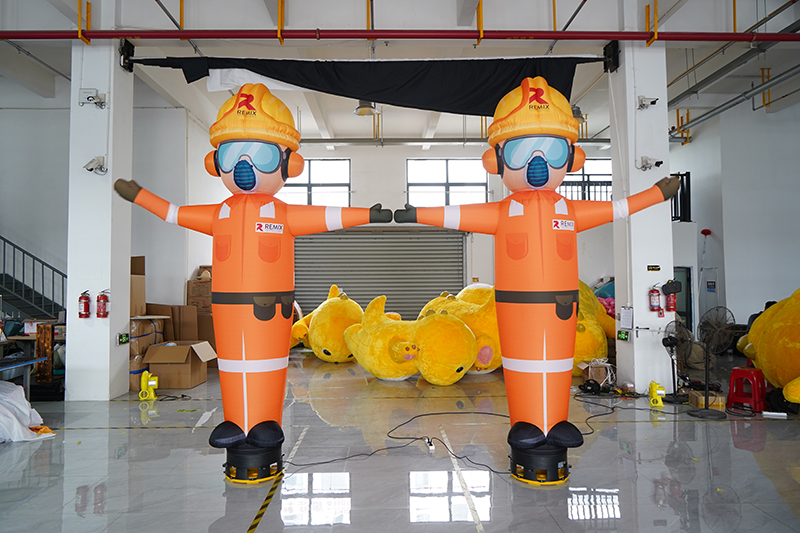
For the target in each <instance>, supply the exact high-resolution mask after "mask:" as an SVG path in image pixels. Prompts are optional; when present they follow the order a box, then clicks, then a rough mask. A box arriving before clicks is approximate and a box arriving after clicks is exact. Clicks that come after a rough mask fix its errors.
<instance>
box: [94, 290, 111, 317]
mask: <svg viewBox="0 0 800 533" xmlns="http://www.w3.org/2000/svg"><path fill="white" fill-rule="evenodd" d="M108 307H109V305H108V289H106V290H104V291H103V292H101V293H100V294H98V295H97V312H96V313H95V314H96V315H97V318H108Z"/></svg>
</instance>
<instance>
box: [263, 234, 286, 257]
mask: <svg viewBox="0 0 800 533" xmlns="http://www.w3.org/2000/svg"><path fill="white" fill-rule="evenodd" d="M258 256H259V257H260V258H261V260H262V261H265V262H267V263H274V262H275V261H277V260H278V258H279V257H280V256H281V238H280V237H279V236H278V235H259V237H258Z"/></svg>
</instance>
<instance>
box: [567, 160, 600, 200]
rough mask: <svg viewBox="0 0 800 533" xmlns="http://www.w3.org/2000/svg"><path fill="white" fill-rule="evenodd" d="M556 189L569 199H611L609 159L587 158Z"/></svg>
mask: <svg viewBox="0 0 800 533" xmlns="http://www.w3.org/2000/svg"><path fill="white" fill-rule="evenodd" d="M557 191H558V193H559V194H561V195H562V196H564V197H566V198H568V199H570V200H611V159H587V160H586V162H585V163H584V164H583V168H581V169H580V170H579V171H577V172H571V173H569V174H567V176H566V177H565V178H564V182H563V183H562V184H561V186H560V187H559V188H558V189H557Z"/></svg>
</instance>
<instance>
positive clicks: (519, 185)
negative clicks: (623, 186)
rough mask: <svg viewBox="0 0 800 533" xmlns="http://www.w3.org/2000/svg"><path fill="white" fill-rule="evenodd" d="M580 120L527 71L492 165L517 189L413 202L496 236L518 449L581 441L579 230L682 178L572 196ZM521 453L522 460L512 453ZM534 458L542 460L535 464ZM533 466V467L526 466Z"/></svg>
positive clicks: (421, 218) (418, 214) (660, 196)
mask: <svg viewBox="0 0 800 533" xmlns="http://www.w3.org/2000/svg"><path fill="white" fill-rule="evenodd" d="M577 139H578V121H577V120H575V118H573V116H572V110H571V107H570V104H569V102H568V101H567V99H566V98H564V96H563V95H561V93H559V92H558V91H556V90H555V89H553V88H551V87H549V86H548V84H547V82H546V81H545V80H544V78H541V77H537V78H526V79H525V80H523V81H522V84H521V85H520V86H519V87H517V88H516V89H514V90H513V91H511V92H510V93H508V94H507V95H506V96H505V97H504V98H503V99H502V100H501V101H500V103H499V104H498V105H497V108H496V110H495V114H494V120H493V122H492V125H491V126H490V127H489V144H490V145H491V146H492V149H491V150H488V151H487V152H486V153H485V154H484V156H483V162H484V166H485V167H486V169H487V171H488V172H490V173H492V174H498V173H499V174H500V176H501V178H502V180H503V183H504V184H505V186H506V187H508V189H509V190H510V191H512V194H511V195H510V196H508V197H507V198H505V199H504V200H502V201H500V202H493V203H487V204H476V205H461V206H457V205H456V206H447V207H432V208H419V209H415V208H414V207H412V206H409V205H407V206H406V209H402V210H398V211H396V212H395V221H397V222H419V223H422V224H428V225H431V226H439V227H446V228H452V229H458V230H461V231H469V232H476V233H486V234H492V235H494V236H495V298H496V301H497V320H498V328H499V333H500V344H501V346H502V350H503V372H504V376H505V382H506V390H507V394H508V403H509V412H510V415H511V430H510V431H509V434H508V443H509V445H510V446H511V449H512V454H513V452H514V450H535V449H537V448H539V447H541V446H545V445H548V446H549V447H550V448H572V447H577V446H580V445H582V444H583V436H582V435H581V432H580V431H579V430H578V429H577V428H576V427H575V426H574V425H572V424H571V423H570V422H568V421H567V414H568V409H569V393H570V384H571V377H572V356H573V352H574V344H575V327H576V323H577V314H578V288H579V285H578V261H577V233H578V232H579V231H583V230H586V229H590V228H593V227H595V226H598V225H600V224H604V223H606V222H611V221H612V220H616V219H619V218H623V217H627V216H628V215H630V214H632V213H635V212H637V211H640V210H642V209H644V208H646V207H649V206H651V205H653V204H656V203H659V202H662V201H664V200H666V199H668V198H671V197H672V196H674V194H675V193H676V192H677V189H678V186H679V181H678V179H677V178H664V179H662V180H661V181H659V182H658V183H657V184H656V185H654V186H653V187H652V188H650V189H648V190H646V191H644V192H641V193H639V194H635V195H633V196H630V197H628V198H622V199H619V200H615V201H613V202H593V201H576V200H568V199H566V198H564V197H562V196H561V195H559V194H558V193H557V192H555V189H556V188H557V187H558V186H559V185H561V182H562V181H563V180H564V177H565V175H566V174H567V172H568V171H575V170H578V169H580V168H581V166H583V162H584V160H585V154H584V153H583V150H581V149H580V148H579V147H576V146H574V143H575V141H576V140H577ZM512 460H513V458H512ZM534 463H535V461H534ZM526 466H527V465H526ZM521 477H526V476H521Z"/></svg>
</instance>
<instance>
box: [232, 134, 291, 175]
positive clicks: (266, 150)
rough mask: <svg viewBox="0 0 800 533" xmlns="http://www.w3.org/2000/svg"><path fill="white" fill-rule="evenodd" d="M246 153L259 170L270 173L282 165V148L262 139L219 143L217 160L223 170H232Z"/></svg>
mask: <svg viewBox="0 0 800 533" xmlns="http://www.w3.org/2000/svg"><path fill="white" fill-rule="evenodd" d="M243 155H246V156H248V157H249V158H250V161H252V162H253V166H255V167H256V168H257V169H258V170H259V171H261V172H263V173H264V174H270V173H272V172H275V171H276V170H278V167H280V165H281V150H280V148H278V146H277V145H275V144H272V143H265V142H261V141H229V142H224V143H222V144H220V145H219V148H218V150H217V162H218V163H219V168H220V170H221V171H222V172H230V171H231V170H233V167H235V166H236V163H237V162H238V161H239V159H240V158H241V157H242V156H243Z"/></svg>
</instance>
